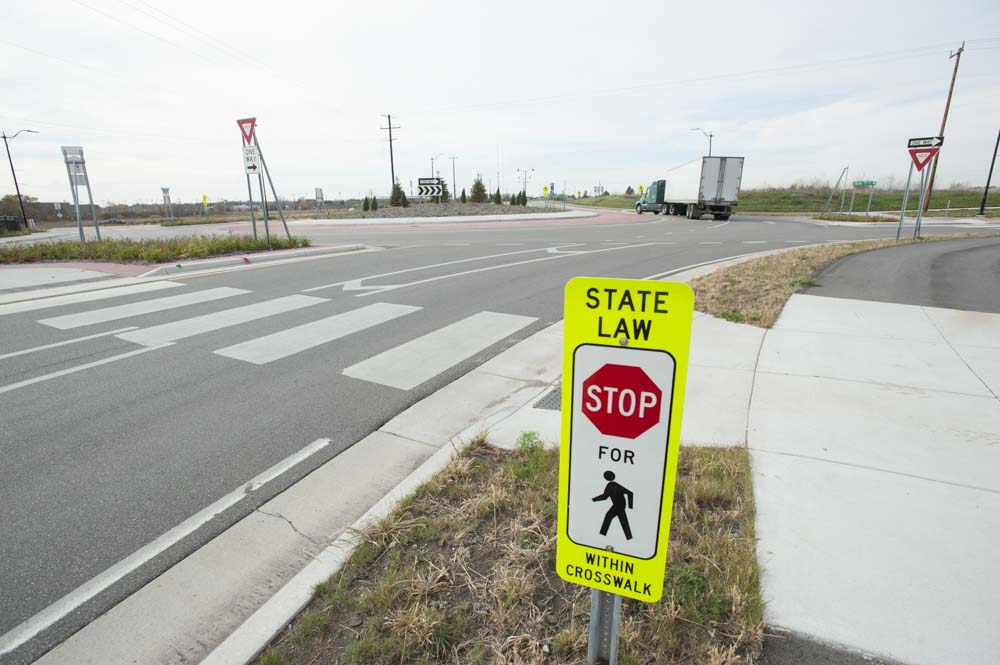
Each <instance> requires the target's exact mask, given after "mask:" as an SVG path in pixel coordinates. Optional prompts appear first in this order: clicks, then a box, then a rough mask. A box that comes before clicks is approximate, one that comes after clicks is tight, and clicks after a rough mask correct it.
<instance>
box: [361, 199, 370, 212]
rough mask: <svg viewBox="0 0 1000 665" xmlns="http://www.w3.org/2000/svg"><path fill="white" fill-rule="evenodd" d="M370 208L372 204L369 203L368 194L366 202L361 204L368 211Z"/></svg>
mask: <svg viewBox="0 0 1000 665" xmlns="http://www.w3.org/2000/svg"><path fill="white" fill-rule="evenodd" d="M369 208H371V204H370V203H368V197H367V196H366V197H365V201H364V203H362V204H361V209H362V210H364V211H365V212H368V210H369Z"/></svg>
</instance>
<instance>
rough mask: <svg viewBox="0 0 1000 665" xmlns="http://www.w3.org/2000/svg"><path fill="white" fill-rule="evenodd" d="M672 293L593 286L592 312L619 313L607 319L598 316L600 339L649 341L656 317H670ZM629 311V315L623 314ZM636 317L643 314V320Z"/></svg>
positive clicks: (590, 296)
mask: <svg viewBox="0 0 1000 665" xmlns="http://www.w3.org/2000/svg"><path fill="white" fill-rule="evenodd" d="M669 298H670V292H669V291H666V290H654V289H647V288H640V289H629V288H619V287H605V288H598V287H596V286H595V287H590V288H589V289H587V302H586V305H587V307H588V308H589V309H595V310H596V309H601V310H605V311H610V312H615V313H616V315H615V316H610V317H608V319H607V320H605V317H604V314H600V315H598V317H597V336H598V337H601V338H605V339H641V340H648V339H649V336H650V335H651V334H652V332H653V330H652V328H653V321H654V320H655V318H654V317H653V316H652V315H655V314H668V313H669V311H668V309H667V302H668V300H669ZM622 312H626V313H627V314H622ZM636 314H641V315H643V316H642V317H641V318H640V317H637V316H635V315H636Z"/></svg>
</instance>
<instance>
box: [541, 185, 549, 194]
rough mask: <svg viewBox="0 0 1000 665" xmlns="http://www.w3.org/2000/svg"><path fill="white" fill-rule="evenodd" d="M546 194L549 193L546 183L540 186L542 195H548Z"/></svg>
mask: <svg viewBox="0 0 1000 665" xmlns="http://www.w3.org/2000/svg"><path fill="white" fill-rule="evenodd" d="M548 195H549V188H548V185H546V186H545V187H542V196H548Z"/></svg>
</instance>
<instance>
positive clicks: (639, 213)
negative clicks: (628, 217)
mask: <svg viewBox="0 0 1000 665" xmlns="http://www.w3.org/2000/svg"><path fill="white" fill-rule="evenodd" d="M635 214H637V215H641V214H642V205H641V204H638V203H637V204H636V206H635Z"/></svg>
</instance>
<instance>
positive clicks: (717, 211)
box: [635, 157, 743, 220]
mask: <svg viewBox="0 0 1000 665" xmlns="http://www.w3.org/2000/svg"><path fill="white" fill-rule="evenodd" d="M666 176H667V177H666V178H665V179H664V180H656V181H654V182H653V183H651V184H650V186H649V188H648V189H647V190H646V192H644V193H643V196H642V197H641V198H640V199H639V201H637V202H636V206H635V209H636V212H638V213H640V214H641V213H642V212H644V211H650V212H659V213H661V214H664V215H684V216H686V217H687V218H688V219H698V218H700V217H701V216H702V215H705V214H710V215H712V216H713V217H715V219H719V220H724V219H729V216H730V215H732V214H733V207H734V206H736V205H737V204H738V203H739V201H740V183H741V182H742V180H743V158H742V157H699V158H698V159H695V160H692V161H690V162H688V163H687V164H681V165H680V166H677V167H675V168H672V169H670V170H669V171H667V173H666Z"/></svg>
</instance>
